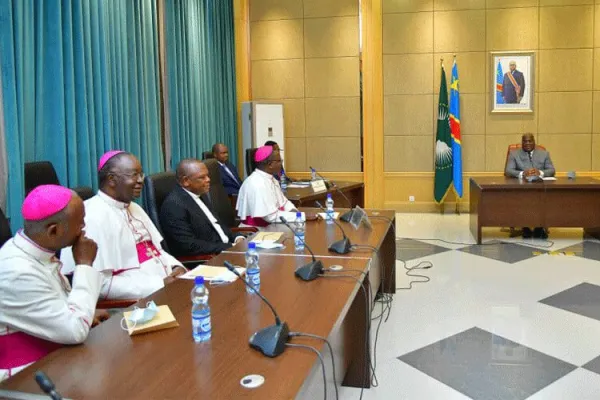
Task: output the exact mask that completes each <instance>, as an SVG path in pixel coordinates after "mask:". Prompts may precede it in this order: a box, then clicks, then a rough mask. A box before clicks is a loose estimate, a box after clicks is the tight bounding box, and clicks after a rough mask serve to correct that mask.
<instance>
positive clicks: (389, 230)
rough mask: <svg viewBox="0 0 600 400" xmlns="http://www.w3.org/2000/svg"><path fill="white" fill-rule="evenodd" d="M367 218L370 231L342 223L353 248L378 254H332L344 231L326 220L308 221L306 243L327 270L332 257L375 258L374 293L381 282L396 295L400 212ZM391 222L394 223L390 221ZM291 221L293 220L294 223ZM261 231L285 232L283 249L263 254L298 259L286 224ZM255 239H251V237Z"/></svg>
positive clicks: (236, 249) (241, 249) (241, 247)
mask: <svg viewBox="0 0 600 400" xmlns="http://www.w3.org/2000/svg"><path fill="white" fill-rule="evenodd" d="M301 211H304V212H311V213H316V212H320V211H321V210H319V209H315V208H301ZM336 211H337V212H339V213H340V214H343V213H345V212H346V211H348V209H343V208H339V209H338V208H336ZM365 211H366V212H367V215H369V217H370V221H371V225H372V227H373V228H372V229H367V228H366V227H364V226H361V227H360V228H359V229H358V230H355V229H354V227H353V226H352V225H351V224H350V223H348V222H343V221H339V223H340V225H342V227H343V228H344V231H345V232H346V236H348V239H350V242H351V243H352V244H353V245H359V244H360V245H368V246H371V247H375V248H376V249H379V251H378V252H374V251H373V250H371V249H366V248H363V249H357V250H354V251H351V252H350V253H348V254H337V253H332V252H330V251H329V250H328V247H329V245H330V244H331V243H333V242H335V241H337V240H340V239H342V237H343V236H342V233H341V231H340V229H339V228H338V227H337V226H336V225H335V224H332V225H328V224H327V223H326V222H325V221H323V220H318V221H307V223H306V236H305V240H306V243H307V244H308V245H309V246H310V248H311V250H312V251H313V252H314V253H315V256H316V257H317V258H318V259H321V261H323V263H324V264H325V267H328V266H330V265H333V264H332V263H330V262H329V260H328V258H330V257H335V258H364V259H371V258H372V259H373V267H372V272H373V273H374V272H375V271H377V272H376V273H377V274H380V275H377V279H375V277H373V276H372V277H371V284H372V285H373V286H372V290H373V292H374V293H377V291H378V290H379V287H380V286H379V283H381V290H382V291H383V292H384V293H395V292H396V273H395V271H396V269H395V267H396V237H395V233H394V230H393V227H392V224H393V223H395V221H396V213H395V212H394V211H392V210H365ZM390 221H391V222H390ZM290 222H291V221H290ZM261 231H266V232H283V233H284V237H285V238H284V245H285V248H283V249H272V250H266V249H258V251H259V252H260V255H261V256H262V255H265V256H272V255H283V256H297V255H298V253H296V250H295V249H294V234H293V233H292V232H291V231H290V229H289V228H287V227H286V226H285V225H283V224H271V225H269V226H267V227H265V228H261ZM250 240H251V238H250ZM247 249H248V242H247V241H243V242H240V243H238V244H236V245H235V246H233V247H232V248H230V249H228V250H225V251H224V253H225V254H227V253H233V254H235V253H237V254H243V253H245V252H246V250H247ZM304 254H308V250H305V251H304Z"/></svg>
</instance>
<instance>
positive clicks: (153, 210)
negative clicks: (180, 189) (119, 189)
mask: <svg viewBox="0 0 600 400" xmlns="http://www.w3.org/2000/svg"><path fill="white" fill-rule="evenodd" d="M144 186H145V190H144V209H145V210H146V212H147V213H148V216H149V217H150V219H151V220H152V222H154V225H155V226H156V229H158V231H159V232H160V234H161V235H163V237H164V234H163V231H162V229H161V227H160V219H159V217H158V214H159V212H160V207H161V206H162V204H163V202H164V201H165V199H166V198H167V196H168V195H169V193H171V191H172V190H173V189H175V186H177V178H175V172H161V173H158V174H154V175H149V176H147V177H146V178H144Z"/></svg>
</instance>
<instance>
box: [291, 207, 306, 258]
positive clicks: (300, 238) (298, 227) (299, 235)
mask: <svg viewBox="0 0 600 400" xmlns="http://www.w3.org/2000/svg"><path fill="white" fill-rule="evenodd" d="M304 231H305V222H304V221H303V220H302V213H301V212H297V213H296V220H295V221H294V248H295V249H296V251H303V250H304Z"/></svg>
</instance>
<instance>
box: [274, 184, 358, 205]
mask: <svg viewBox="0 0 600 400" xmlns="http://www.w3.org/2000/svg"><path fill="white" fill-rule="evenodd" d="M364 187H365V185H364V183H362V182H337V181H336V182H335V186H333V184H330V185H329V187H328V188H327V190H323V191H319V192H314V191H313V189H312V188H311V187H310V186H307V187H300V188H296V187H288V189H287V190H286V192H285V195H286V197H287V198H288V199H289V200H290V201H291V202H292V203H294V204H295V205H296V207H314V206H315V201H319V202H321V204H323V206H325V199H326V198H327V194H328V193H331V197H332V198H333V201H334V202H335V205H336V208H337V207H354V206H359V207H364V203H365V191H364ZM340 192H342V193H343V194H344V195H345V196H346V197H344V196H343V195H341V194H340ZM348 201H349V202H350V204H348Z"/></svg>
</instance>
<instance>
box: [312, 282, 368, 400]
mask: <svg viewBox="0 0 600 400" xmlns="http://www.w3.org/2000/svg"><path fill="white" fill-rule="evenodd" d="M319 276H320V277H323V278H351V279H354V280H355V281H356V282H358V285H359V286H360V288H361V289H362V291H363V294H364V298H365V314H366V321H365V322H366V326H365V349H364V350H365V359H366V361H367V362H368V363H369V369H371V370H372V369H373V366H372V365H371V348H370V345H369V340H368V338H369V332H370V330H371V307H370V306H369V298H370V296H369V295H367V289H366V288H365V285H363V282H361V281H360V280H359V279H358V278H357V277H356V276H354V275H348V274H345V275H342V274H335V275H325V274H320V275H319ZM369 292H370V290H369ZM368 375H369V372H368V369H365V370H364V371H363V384H362V387H361V388H360V399H362V397H363V394H364V391H365V386H366V385H367V380H368Z"/></svg>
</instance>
